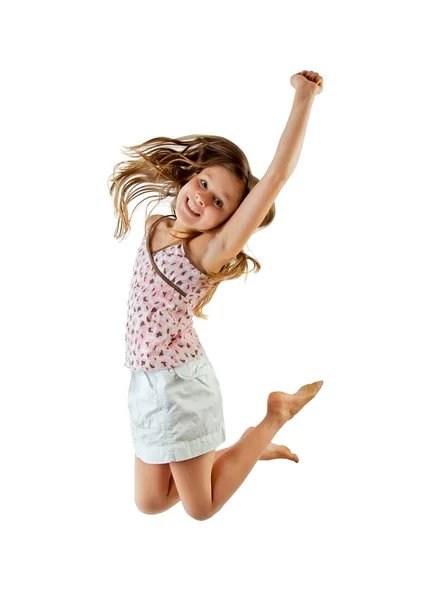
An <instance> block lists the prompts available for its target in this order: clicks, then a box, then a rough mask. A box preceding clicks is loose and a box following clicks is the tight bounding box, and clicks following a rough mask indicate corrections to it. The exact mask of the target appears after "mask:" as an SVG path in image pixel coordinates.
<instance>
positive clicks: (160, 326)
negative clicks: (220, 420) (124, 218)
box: [124, 215, 208, 371]
mask: <svg viewBox="0 0 421 600" xmlns="http://www.w3.org/2000/svg"><path fill="white" fill-rule="evenodd" d="M168 216H170V217H173V215H168ZM165 218H167V216H164V217H161V218H160V219H157V220H156V221H155V223H153V224H152V226H151V227H150V228H149V229H148V231H147V232H146V233H145V235H144V236H143V239H142V242H141V244H140V246H139V250H138V252H137V255H136V260H135V265H134V268H133V275H132V280H131V284H130V293H129V299H128V303H127V304H128V310H127V323H126V335H125V342H126V360H125V363H124V366H125V367H128V368H129V369H131V370H133V371H159V370H161V369H169V368H170V367H175V366H178V365H180V364H182V363H185V362H187V361H189V360H193V359H194V358H199V357H201V356H203V355H204V354H206V353H205V350H204V348H203V346H202V344H201V343H200V341H199V338H198V335H197V333H196V331H195V329H194V327H193V316H194V315H193V312H192V307H194V306H195V305H196V304H197V302H198V300H199V299H200V298H201V297H202V295H203V294H204V293H205V292H206V290H207V288H208V275H207V274H206V273H205V272H204V271H202V270H201V269H200V268H199V266H198V265H196V264H194V262H193V260H192V258H191V256H190V253H189V251H188V249H187V248H186V246H185V244H184V243H180V244H173V245H170V246H166V247H164V248H161V249H160V250H157V251H156V252H153V253H152V251H151V246H150V238H151V231H152V228H153V227H155V225H156V224H157V223H158V222H159V221H161V220H162V219H165ZM173 218H175V217H173Z"/></svg>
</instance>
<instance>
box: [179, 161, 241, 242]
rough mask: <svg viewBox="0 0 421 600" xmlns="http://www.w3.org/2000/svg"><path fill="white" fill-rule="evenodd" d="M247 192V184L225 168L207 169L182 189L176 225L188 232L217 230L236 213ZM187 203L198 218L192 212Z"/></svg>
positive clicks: (213, 167)
mask: <svg viewBox="0 0 421 600" xmlns="http://www.w3.org/2000/svg"><path fill="white" fill-rule="evenodd" d="M243 191H244V184H243V183H242V182H240V181H239V180H238V179H237V178H236V177H235V176H234V175H233V174H232V173H230V172H229V171H228V170H227V169H225V168H224V167H218V166H212V167H206V169H203V171H201V172H200V173H197V174H195V175H194V176H193V177H192V178H191V179H190V181H188V182H187V183H186V184H185V185H184V186H183V187H182V188H181V190H180V193H179V194H178V197H177V203H176V209H175V212H176V217H177V219H176V222H177V221H179V222H180V223H181V224H182V226H183V227H185V228H187V229H198V230H199V231H208V230H210V229H215V228H216V227H218V226H219V225H221V224H222V223H224V222H225V221H226V220H227V219H228V218H229V217H230V216H231V215H232V214H233V213H234V212H235V210H236V209H237V207H238V205H239V203H240V199H241V196H242V193H243ZM187 201H189V205H190V206H191V207H192V208H193V210H194V211H195V212H196V213H199V214H198V215H195V214H193V213H192V212H191V210H190V208H189V206H188V205H187ZM176 222H175V226H176Z"/></svg>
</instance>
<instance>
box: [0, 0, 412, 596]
mask: <svg viewBox="0 0 421 600" xmlns="http://www.w3.org/2000/svg"><path fill="white" fill-rule="evenodd" d="M1 20H2V30H3V33H2V36H1V39H2V41H1V45H2V50H3V52H2V55H3V61H2V63H3V67H2V71H3V75H2V79H3V92H2V103H3V109H2V112H1V121H2V123H1V126H2V132H3V133H2V136H1V138H2V139H1V152H2V157H1V158H2V161H1V164H2V228H1V229H2V235H1V257H2V281H3V284H4V285H3V293H2V311H1V332H2V335H1V343H2V363H1V370H2V376H1V405H0V406H1V415H0V444H1V446H0V451H1V465H2V466H1V479H2V489H3V492H2V494H1V503H2V508H1V513H0V514H1V532H2V534H1V548H0V549H1V552H2V555H3V556H2V558H1V564H2V572H3V573H2V577H1V584H0V586H1V588H4V589H2V590H0V591H1V592H2V594H1V595H2V596H3V597H4V598H7V599H8V600H14V599H18V598H19V599H20V598H33V597H42V598H44V599H46V600H47V599H50V598H51V599H53V598H54V599H56V598H60V599H61V600H65V599H67V598H69V599H70V598H72V599H73V598H80V599H85V598H86V599H89V600H91V599H93V598H118V599H119V600H123V599H124V600H125V599H129V598H142V599H144V598H148V597H153V598H159V599H160V598H172V599H177V600H178V599H181V598H182V599H183V600H185V599H190V598H191V599H193V598H194V599H196V598H201V599H202V600H205V599H206V600H207V599H208V598H209V599H212V600H214V599H215V598H223V599H225V598H226V599H230V598H234V597H247V598H248V597H250V598H256V597H262V598H264V597H271V598H278V597H279V598H288V600H304V599H305V600H308V599H309V598H324V599H326V600H327V599H335V600H336V599H337V598H341V599H347V598H352V599H354V598H361V599H370V600H371V599H372V598H380V597H387V598H405V600H412V599H415V598H419V597H420V592H421V590H420V585H419V577H418V575H417V574H416V568H419V564H420V556H419V536H420V533H421V531H420V520H419V513H418V509H417V506H418V507H419V505H420V495H419V492H418V491H417V490H418V484H419V472H420V468H419V459H420V447H419V422H418V419H417V416H418V414H419V410H418V405H419V402H420V400H421V398H420V386H419V370H420V351H419V340H420V334H421V330H420V319H419V306H420V300H421V298H420V292H419V272H420V268H419V256H420V240H419V237H420V236H419V231H420V225H419V204H420V193H419V188H420V180H419V162H420V150H419V148H420V145H419V140H420V133H421V131H420V130H421V128H420V116H419V106H420V85H419V80H420V65H419V56H420V45H419V42H418V41H417V40H419V27H418V22H417V20H416V18H415V4H414V3H412V2H409V1H402V2H399V4H398V5H397V4H394V5H390V4H389V3H379V2H364V3H362V2H354V3H353V4H352V5H348V6H347V7H346V6H345V5H343V4H341V3H333V2H317V3H314V2H304V3H276V2H273V1H272V0H270V1H269V0H260V1H259V2H258V3H250V2H242V3H240V2H226V1H225V2H213V3H201V2H159V3H157V4H156V5H155V4H154V3H146V2H124V1H123V2H122V1H120V2H118V3H117V2H114V3H110V2H107V3H102V4H100V3H96V2H87V1H86V0H85V1H84V2H79V1H77V2H72V3H66V4H63V3H53V2H43V1H40V2H36V3H29V2H21V3H19V4H14V5H13V8H10V5H9V7H8V8H7V10H4V9H3V10H2V19H1ZM417 59H418V60H417ZM303 69H306V70H313V71H317V72H318V73H319V74H320V75H322V76H323V78H324V91H323V92H322V93H321V94H320V95H318V96H317V97H316V99H315V101H314V104H313V108H312V112H311V115H310V120H309V124H308V128H307V133H306V138H305V141H304V146H303V150H302V154H301V158H300V160H299V163H298V165H297V168H296V170H295V172H294V174H293V175H292V177H291V178H290V180H289V181H288V183H287V184H286V186H285V187H284V188H283V189H282V191H281V192H280V194H279V196H278V198H277V200H276V208H277V215H276V219H275V221H274V222H273V224H272V225H271V226H270V227H268V228H267V229H265V230H264V231H262V232H259V233H257V234H256V235H254V236H252V238H251V239H250V241H249V244H248V246H247V248H246V249H247V250H248V252H249V253H250V254H251V255H252V256H254V257H255V258H257V259H258V260H259V262H260V263H261V265H262V269H261V271H260V273H258V274H255V273H250V274H249V276H248V277H247V280H245V278H244V277H243V278H241V279H238V280H236V281H234V282H226V283H225V284H222V285H221V286H220V287H219V289H218V291H217V293H216V294H215V296H214V299H213V300H212V302H211V303H210V304H208V305H207V306H206V308H205V314H207V315H209V318H208V320H207V321H204V320H199V319H195V327H196V330H197V332H198V334H199V337H200V338H201V341H202V343H203V345H204V347H205V348H206V351H207V353H208V355H209V357H210V358H211V360H212V363H213V365H214V368H215V370H216V372H217V374H218V377H219V380H220V384H221V388H222V390H223V393H224V403H225V404H224V411H225V419H226V427H227V442H226V444H225V445H226V446H229V445H231V444H233V443H235V442H236V441H237V440H238V438H239V437H240V436H241V435H242V433H243V432H244V430H245V429H246V428H247V427H249V426H250V425H256V424H257V423H258V422H260V420H261V419H262V418H263V416H264V413H265V408H266V399H267V395H268V393H269V392H270V391H271V390H283V391H286V392H289V393H293V392H295V391H296V390H297V389H298V388H299V387H300V386H301V385H303V384H304V383H309V382H312V381H316V380H318V379H323V380H324V382H325V383H324V386H323V388H322V390H321V392H320V393H319V395H318V396H317V397H316V398H315V399H314V401H313V402H312V403H310V404H309V405H308V406H307V407H306V408H305V409H304V410H303V411H302V412H301V413H300V414H299V415H297V417H296V418H295V419H293V420H292V421H290V422H289V423H287V424H286V425H285V427H284V428H283V429H282V430H281V431H280V432H279V433H278V434H277V436H276V438H275V440H274V441H275V442H277V443H281V444H286V445H288V446H289V447H290V448H291V450H292V451H293V452H296V453H297V454H298V456H299V458H300V462H299V463H298V464H295V463H292V462H289V461H285V460H278V461H271V462H268V461H265V462H261V461H260V462H258V463H257V464H256V466H255V467H254V469H253V470H252V471H251V473H250V474H249V476H248V477H247V479H246V480H245V482H244V484H243V485H242V486H241V487H240V488H239V490H238V491H237V492H236V493H235V494H234V496H232V498H231V499H230V500H229V501H228V503H227V504H226V505H225V506H224V507H223V508H222V509H221V510H220V511H219V512H218V513H217V515H215V516H214V517H213V518H211V519H209V520H207V521H203V522H200V521H196V520H194V519H192V518H191V517H189V516H188V515H187V513H186V512H185V511H184V509H183V506H182V504H181V503H178V504H177V505H176V506H175V507H173V508H172V509H171V510H169V511H167V512H165V513H162V514H159V515H156V516H148V515H145V514H143V513H140V512H139V511H138V510H137V508H136V506H135V504H134V499H133V496H134V452H133V448H132V441H131V437H130V429H129V417H128V412H127V406H126V400H127V391H128V386H129V378H130V372H129V370H128V369H127V368H126V367H124V366H123V362H124V332H125V324H126V306H127V298H128V292H129V283H130V277H131V273H132V268H133V262H134V258H135V254H136V251H137V248H138V245H139V243H140V241H141V237H142V235H143V226H144V208H145V204H143V205H142V206H141V207H140V209H139V210H137V211H136V213H135V214H134V216H133V221H132V231H131V233H130V235H129V237H127V238H126V239H125V240H124V241H123V242H117V241H116V240H115V239H114V237H113V235H114V230H115V227H116V223H117V220H116V217H115V215H114V209H113V202H112V198H111V196H110V195H109V193H108V186H107V179H108V177H109V176H110V175H111V172H112V169H113V167H114V165H115V164H117V163H118V162H120V161H122V160H126V157H125V155H124V154H123V153H122V151H121V149H122V146H123V145H126V146H127V145H137V144H140V143H142V142H144V141H146V140H147V139H150V138H152V137H156V136H169V137H178V136H182V135H188V134H196V133H202V134H214V135H221V136H224V137H227V138H228V139H231V140H232V141H234V142H235V143H236V144H238V145H239V146H240V148H242V149H243V150H244V152H245V153H246V155H247V157H248V159H249V161H250V164H251V166H252V170H253V172H254V174H255V175H256V176H257V177H259V178H260V177H262V176H263V175H264V173H265V170H266V168H267V167H268V165H269V163H270V161H271V160H272V158H273V155H274V152H275V150H276V147H277V144H278V141H279V138H280V136H281V134H282V131H283V128H284V126H285V124H286V122H287V119H288V116H289V112H290V109H291V107H292V101H293V97H294V90H293V88H292V87H291V85H290V77H291V75H292V74H294V73H296V72H299V71H301V70H303ZM130 208H131V209H132V208H133V203H132V205H131V206H130ZM155 212H157V213H159V212H161V210H159V209H157V210H155Z"/></svg>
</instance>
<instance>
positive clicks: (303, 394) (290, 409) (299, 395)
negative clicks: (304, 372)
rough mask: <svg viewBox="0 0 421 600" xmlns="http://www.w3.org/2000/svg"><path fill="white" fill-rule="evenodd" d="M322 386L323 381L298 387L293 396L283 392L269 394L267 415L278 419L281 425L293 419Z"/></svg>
mask: <svg viewBox="0 0 421 600" xmlns="http://www.w3.org/2000/svg"><path fill="white" fill-rule="evenodd" d="M322 385H323V381H315V382H314V383H308V384H307V385H303V386H302V387H300V389H299V390H298V392H295V394H286V393H285V392H271V393H270V394H269V396H268V402H267V406H268V415H271V416H273V417H275V418H276V419H278V420H279V421H280V422H281V423H282V424H284V423H286V422H287V421H289V420H290V419H292V417H294V416H295V415H296V414H297V413H298V412H299V411H300V410H301V409H302V408H304V406H305V405H306V404H308V403H309V402H310V400H311V399H312V398H314V396H315V395H316V394H317V392H318V391H319V390H320V388H321V387H322Z"/></svg>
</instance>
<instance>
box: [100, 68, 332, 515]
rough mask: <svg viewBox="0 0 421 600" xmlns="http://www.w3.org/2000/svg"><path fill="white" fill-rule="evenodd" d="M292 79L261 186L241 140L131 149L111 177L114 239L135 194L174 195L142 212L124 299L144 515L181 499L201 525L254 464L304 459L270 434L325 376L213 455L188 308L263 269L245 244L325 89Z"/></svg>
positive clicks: (208, 403)
mask: <svg viewBox="0 0 421 600" xmlns="http://www.w3.org/2000/svg"><path fill="white" fill-rule="evenodd" d="M290 81H291V85H292V87H293V88H294V89H295V97H294V102H293V107H292V111H291V114H290V117H289V120H288V122H287V125H286V128H285V131H284V133H283V135H282V137H281V139H280V142H279V145H278V148H277V150H276V153H275V156H274V158H273V160H272V162H271V164H270V165H269V168H268V170H267V172H266V173H265V175H264V176H263V177H262V179H261V180H260V181H259V180H258V179H257V178H256V177H254V176H253V175H252V173H251V170H250V166H249V163H248V161H247V158H246V157H245V155H244V153H243V152H242V151H241V150H240V148H238V146H236V145H235V144H233V143H232V142H230V141H229V140H227V139H225V138H222V137H218V136H206V135H198V136H186V137H181V138H178V139H172V138H167V137H160V138H153V139H151V140H149V141H148V142H145V143H144V144H142V145H140V146H128V147H125V148H126V149H127V150H128V152H125V153H126V154H127V155H128V156H131V157H132V158H133V160H131V161H127V162H122V163H119V164H118V165H116V167H115V168H114V171H113V175H112V176H111V178H110V179H111V181H112V185H111V187H110V194H111V195H112V196H113V197H114V206H115V211H116V215H117V216H118V224H117V228H116V231H115V233H114V237H115V238H117V239H119V238H120V237H121V236H124V235H125V233H126V232H127V231H128V230H129V229H130V220H131V218H130V219H128V214H127V205H128V203H129V202H130V201H131V200H132V199H134V198H135V197H136V196H138V195H139V194H141V193H144V192H155V193H158V203H159V202H160V201H162V200H164V199H165V198H167V197H168V196H170V197H172V200H171V214H169V215H153V216H149V217H147V218H146V224H145V235H144V237H143V239H142V241H141V244H140V247H139V250H138V252H137V256H136V261H135V265H134V269H133V275H132V280H131V286H130V295H129V300H128V316H127V324H126V336H125V342H126V360H125V366H126V367H128V368H129V369H130V371H131V381H130V388H129V395H128V408H129V413H130V422H131V431H132V437H133V444H134V449H135V503H136V506H137V507H138V508H139V510H140V511H142V512H143V513H146V514H156V513H160V512H163V511H165V510H167V509H168V508H170V507H171V506H174V505H175V504H176V503H177V502H178V501H179V500H181V502H182V504H183V506H184V508H185V510H186V512H187V513H188V514H189V515H190V516H191V517H192V518H194V519H197V520H201V521H202V520H205V519H208V518H210V517H211V516H213V515H214V514H215V513H217V512H218V511H219V510H220V509H221V508H222V506H223V505H224V504H225V503H226V502H227V500H229V498H231V496H232V495H233V494H234V492H236V490H237V489H238V488H239V487H240V485H241V484H242V483H243V481H244V480H245V478H246V477H247V475H248V474H249V473H250V471H251V469H252V468H253V467H254V465H255V464H256V462H257V461H258V460H259V459H261V460H271V459H274V458H286V459H289V460H293V461H295V462H298V457H297V455H296V454H292V452H291V451H290V450H289V448H287V447H286V446H278V445H276V444H272V443H271V440H272V439H273V437H274V436H275V435H276V433H277V432H278V431H279V430H280V428H281V427H282V426H283V425H284V424H285V423H286V422H287V421H288V420H289V419H292V417H293V416H294V415H296V414H297V413H298V412H299V411H300V410H301V409H302V408H303V407H304V406H305V405H306V404H307V403H308V402H309V401H310V400H311V399H312V398H313V397H314V396H315V395H316V394H317V392H318V391H319V390H320V388H321V386H322V385H323V381H317V382H315V383H311V384H307V385H304V386H303V387H301V388H300V389H299V390H298V391H297V392H296V393H295V394H292V395H290V394H287V393H284V392H276V391H275V392H271V393H270V394H269V396H268V399H267V412H266V415H265V417H264V419H263V420H262V421H261V422H260V423H259V424H258V425H256V427H249V428H248V429H247V430H246V431H245V433H244V434H243V436H242V437H241V439H240V440H239V441H238V442H237V443H236V444H234V445H233V446H231V447H229V448H225V449H223V450H218V451H216V450H215V449H216V448H217V447H218V446H219V445H220V444H222V443H223V442H224V441H225V424H224V416H223V406H222V398H221V390H220V387H219V383H218V379H217V376H216V374H215V371H214V369H213V367H212V364H211V362H210V361H209V358H208V357H207V355H206V352H205V350H204V348H203V346H202V345H201V343H200V340H199V338H198V336H197V333H196V331H195V329H194V327H193V324H192V318H193V315H195V316H197V317H202V318H207V317H206V316H205V315H203V313H202V308H203V307H204V306H205V305H206V304H207V303H208V302H209V301H210V299H211V298H212V296H213V294H214V293H215V291H216V288H217V286H218V285H219V283H220V282H221V281H224V280H226V279H235V278H238V277H240V276H241V275H243V274H245V273H246V274H247V273H248V272H249V271H248V269H247V261H248V260H251V261H252V262H253V263H254V267H255V268H256V272H258V271H259V270H260V264H259V263H258V261H256V260H255V259H253V258H251V257H250V256H248V255H247V254H246V253H245V252H244V250H243V248H244V245H245V244H246V243H247V241H248V240H249V238H250V237H251V235H252V234H253V233H254V232H255V231H256V230H257V229H259V228H264V227H267V226H268V225H269V224H270V223H271V222H272V221H273V219H274V217H275V205H274V202H275V199H276V197H277V196H278V194H279V192H280V190H281V189H282V187H283V186H284V184H285V182H286V181H287V180H288V179H289V177H290V176H291V174H292V172H293V171H294V169H295V166H296V164H297V161H298V158H299V155H300V152H301V147H302V144H303V140H304V135H305V130H306V126H307V122H308V118H309V115H310V109H311V107H312V104H313V100H314V98H315V96H316V95H317V94H319V93H320V92H321V91H322V89H323V78H322V77H320V76H319V74H318V73H315V72H313V71H301V72H300V73H296V74H295V75H293V76H292V77H291V80H290ZM137 206H138V205H137ZM137 206H136V207H135V209H134V210H136V208H137ZM133 212H134V211H133ZM132 214H133V213H132ZM180 240H181V242H180Z"/></svg>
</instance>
